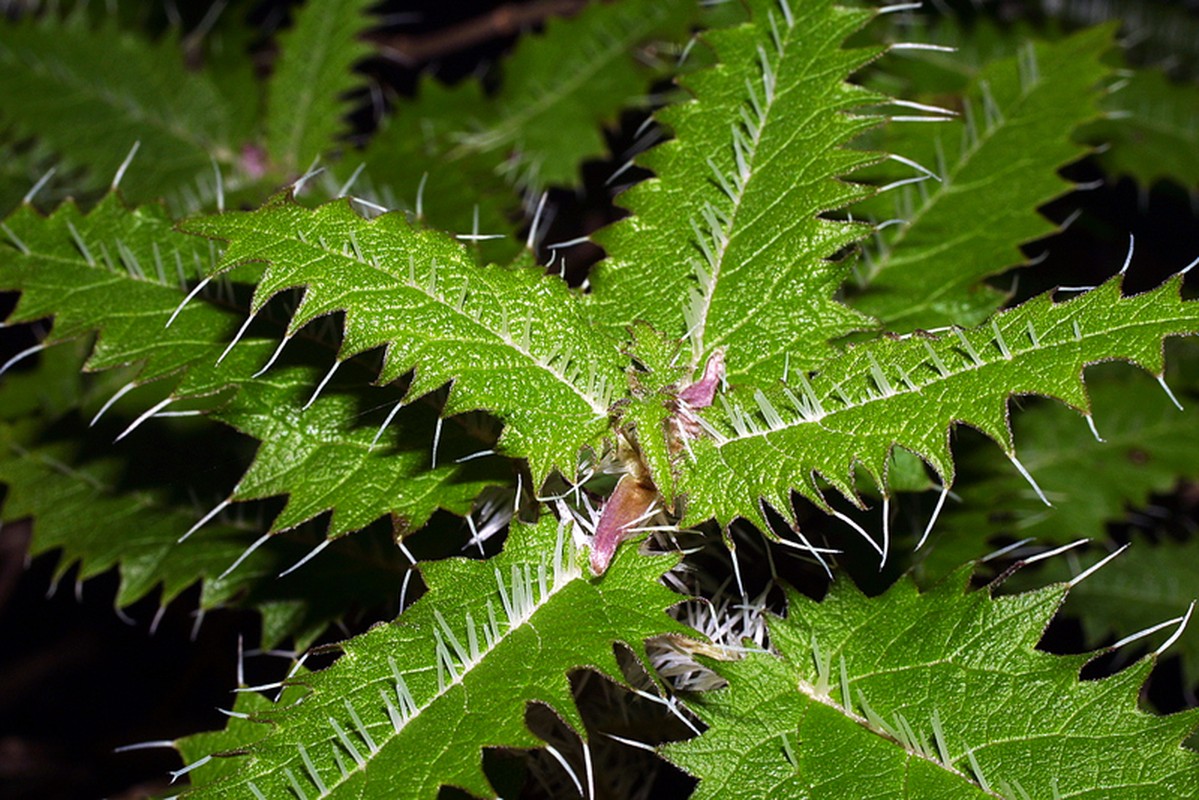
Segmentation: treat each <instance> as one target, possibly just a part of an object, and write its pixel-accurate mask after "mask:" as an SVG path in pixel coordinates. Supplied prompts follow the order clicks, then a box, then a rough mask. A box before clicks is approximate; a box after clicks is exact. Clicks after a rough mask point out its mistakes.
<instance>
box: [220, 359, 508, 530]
mask: <svg viewBox="0 0 1199 800" xmlns="http://www.w3.org/2000/svg"><path fill="white" fill-rule="evenodd" d="M321 378H322V375H321V374H320V372H319V370H316V369H312V368H304V367H289V368H286V369H275V370H272V371H271V372H269V373H267V374H266V375H265V376H263V377H261V378H258V379H257V380H254V381H247V382H246V383H245V384H244V385H243V386H242V389H241V391H240V392H239V393H238V395H237V398H236V400H235V401H233V402H231V403H229V404H228V405H227V406H225V407H223V408H221V409H218V410H217V411H216V412H215V413H214V416H215V417H216V418H217V419H220V420H222V421H224V422H227V423H229V424H230V425H232V426H233V427H235V428H237V429H238V430H240V431H241V432H243V433H246V434H249V435H250V436H253V437H254V438H255V439H257V440H259V441H260V442H262V445H261V446H260V447H259V449H258V452H257V453H256V454H255V456H254V462H253V463H252V464H251V465H250V467H249V469H247V470H246V473H245V474H244V475H243V476H242V477H241V478H240V479H239V480H238V482H237V487H236V488H235V489H234V491H233V493H232V495H231V499H232V500H235V501H245V500H255V499H260V498H266V497H272V496H276V495H287V505H286V506H285V507H284V508H283V510H282V511H280V512H279V515H278V516H277V517H276V518H275V519H274V521H273V522H272V523H271V530H273V531H283V530H287V529H289V528H294V527H296V526H297V525H299V524H301V523H303V522H307V521H308V520H311V519H314V518H316V517H318V516H320V515H321V514H323V513H324V512H326V511H332V512H333V513H332V517H331V518H330V520H329V525H328V531H327V535H328V536H329V537H330V538H335V537H338V536H341V535H343V534H345V533H348V532H350V531H356V530H359V529H361V528H365V527H366V526H367V525H369V524H370V523H372V522H374V521H375V520H377V519H379V518H380V517H384V516H390V517H391V519H392V525H393V527H394V531H395V534H396V535H397V536H399V535H406V534H408V533H411V532H413V531H415V530H417V529H419V528H420V527H422V526H423V525H424V524H425V523H426V522H427V521H428V520H429V517H431V516H432V515H433V513H434V512H435V511H437V510H438V509H446V510H448V511H452V512H454V513H456V514H466V513H467V512H469V511H470V508H471V502H472V500H473V499H474V498H475V497H476V496H478V494H479V492H481V491H482V490H483V489H484V488H485V487H486V486H488V485H490V484H492V483H494V482H496V481H495V478H494V475H492V474H489V471H488V470H487V469H485V468H484V465H483V462H470V463H469V464H459V463H456V459H457V458H460V457H462V456H465V455H469V454H471V453H473V452H476V451H478V450H480V449H481V446H480V443H479V441H478V440H477V439H473V438H468V437H467V436H465V435H463V434H462V433H461V432H460V430H461V425H460V424H459V423H458V422H456V421H452V420H451V421H449V422H447V423H444V427H445V429H446V430H445V432H444V434H443V435H442V436H440V437H438V438H439V441H438V442H437V445H438V449H437V453H436V455H435V454H434V452H433V446H434V441H433V437H434V436H435V434H434V430H435V428H436V425H437V413H436V409H434V408H432V407H430V406H429V405H428V404H424V403H420V404H417V405H415V406H411V407H409V408H406V409H403V410H401V411H400V412H399V413H397V414H396V415H395V416H393V417H391V419H390V421H388V422H387V427H386V429H385V430H383V431H382V432H380V431H379V424H380V422H382V421H383V420H385V419H387V417H388V416H389V412H390V411H391V409H392V408H394V406H395V405H396V404H397V403H400V402H401V401H400V399H399V397H398V395H396V394H395V393H391V394H390V395H389V396H387V397H385V398H382V397H379V396H378V395H380V394H384V392H380V391H379V390H377V389H376V390H371V389H368V388H366V387H364V386H363V384H364V383H365V382H366V379H365V376H364V375H363V373H362V372H361V371H358V372H357V374H355V375H353V376H352V377H350V378H348V379H347V380H346V381H345V382H337V381H336V380H335V381H331V382H330V383H329V384H327V385H326V387H325V389H324V391H323V392H322V393H321V397H320V399H318V400H317V401H316V402H315V403H313V404H312V405H311V406H308V407H307V408H305V404H306V402H307V400H308V398H309V397H311V396H312V394H313V387H314V386H316V385H317V384H318V383H319V382H320V380H321ZM385 403H386V405H384V404H385ZM368 405H373V406H374V409H373V410H374V411H375V414H374V415H372V416H370V417H369V418H367V419H366V420H364V419H363V413H364V412H363V411H362V409H363V407H364V406H368ZM376 416H377V418H376ZM369 423H373V424H369ZM434 459H436V463H434Z"/></svg>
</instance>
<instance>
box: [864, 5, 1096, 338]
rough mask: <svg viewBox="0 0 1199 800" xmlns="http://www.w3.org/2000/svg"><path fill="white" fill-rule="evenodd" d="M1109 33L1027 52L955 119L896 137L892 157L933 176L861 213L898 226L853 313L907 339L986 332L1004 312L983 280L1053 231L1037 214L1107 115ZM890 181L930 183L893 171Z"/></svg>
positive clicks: (905, 129) (869, 262)
mask: <svg viewBox="0 0 1199 800" xmlns="http://www.w3.org/2000/svg"><path fill="white" fill-rule="evenodd" d="M1112 34H1113V30H1112V29H1111V28H1110V27H1106V28H1091V29H1088V30H1084V31H1081V32H1079V33H1076V34H1074V35H1073V36H1070V37H1068V38H1066V39H1063V40H1061V41H1059V42H1053V43H1038V44H1035V45H1032V44H1030V45H1029V46H1028V47H1026V48H1025V49H1023V50H1022V51H1021V52H1020V53H1019V54H1018V55H1016V56H1014V57H1009V58H1004V59H1002V60H998V61H994V62H991V63H989V64H987V65H985V66H984V67H983V68H982V69H980V70H979V71H978V73H977V74H976V75H975V76H974V77H973V79H972V80H971V83H970V86H969V87H968V89H967V90H966V92H965V94H964V96H963V97H962V98H961V109H960V111H961V117H959V118H958V119H957V120H946V121H944V122H907V123H900V122H897V123H893V124H892V125H891V126H890V127H889V128H888V132H887V142H886V143H885V145H884V147H885V148H886V149H887V150H889V151H891V152H894V153H897V154H899V155H901V156H903V157H906V158H908V159H910V160H912V161H914V162H916V163H918V164H920V165H922V166H923V167H924V168H926V169H929V170H931V171H932V172H933V173H934V175H935V176H936V177H935V178H927V177H926V176H925V179H924V180H922V181H921V182H920V183H917V184H908V185H906V186H901V187H899V188H898V189H897V190H894V191H893V192H892V193H887V194H884V195H880V196H878V197H876V198H873V199H871V200H869V201H867V202H866V203H865V204H863V206H862V207H861V208H860V209H858V211H859V212H865V213H867V214H873V215H874V216H875V217H876V218H877V219H878V220H879V221H882V220H886V219H895V220H898V221H899V224H896V225H891V226H888V227H887V228H886V229H885V230H883V231H880V233H879V234H878V236H877V239H876V243H875V246H873V247H869V248H867V250H866V254H865V256H864V262H865V263H864V266H863V268H862V272H861V274H860V275H859V280H860V281H861V283H862V284H863V285H864V287H865V288H864V290H863V291H861V293H859V294H857V295H856V296H855V297H853V298H852V303H853V305H854V306H855V307H856V308H859V309H861V310H862V311H865V312H866V313H868V314H871V315H872V316H875V317H878V318H879V319H881V320H882V321H883V323H884V324H885V325H886V326H887V327H888V328H889V329H891V330H896V331H900V332H906V331H910V330H914V329H916V328H934V327H939V326H942V325H953V324H958V325H977V324H978V323H979V322H981V321H982V320H984V319H985V318H986V317H987V315H988V314H990V313H991V312H993V311H995V310H996V309H997V308H998V307H999V306H1000V305H1001V304H1002V303H1003V301H1004V299H1005V295H1004V293H1003V292H1000V291H998V290H996V289H993V288H992V287H990V286H987V285H986V284H985V283H983V280H984V279H985V278H987V277H990V276H992V275H996V274H999V273H1000V272H1003V271H1004V270H1005V269H1007V268H1009V267H1012V266H1018V265H1022V264H1024V263H1025V262H1026V261H1027V259H1026V258H1025V256H1024V255H1023V254H1022V253H1021V252H1020V249H1019V246H1020V245H1021V244H1025V243H1027V242H1030V241H1032V240H1034V239H1038V238H1041V237H1044V236H1047V235H1049V234H1051V233H1053V232H1054V231H1055V230H1056V226H1055V225H1054V224H1053V223H1051V222H1049V220H1047V219H1045V217H1043V216H1041V215H1040V214H1038V213H1037V212H1036V209H1037V208H1038V207H1039V206H1042V205H1044V204H1045V203H1048V202H1049V201H1051V200H1053V199H1054V198H1057V197H1060V196H1061V195H1063V194H1065V193H1066V192H1068V191H1070V190H1071V188H1072V187H1073V184H1072V183H1071V182H1070V181H1067V180H1065V179H1064V178H1061V177H1060V176H1058V175H1057V172H1056V171H1057V170H1058V169H1059V168H1061V167H1063V166H1065V165H1066V164H1069V163H1071V162H1073V161H1076V160H1078V159H1079V158H1081V157H1082V156H1083V155H1085V154H1086V153H1087V148H1086V147H1083V146H1081V145H1078V144H1076V143H1074V141H1072V135H1073V134H1074V133H1075V130H1076V129H1077V128H1078V127H1079V126H1081V125H1082V124H1083V123H1086V122H1090V121H1092V120H1094V119H1095V118H1096V117H1098V116H1099V113H1100V107H1099V101H1100V94H1099V84H1100V82H1101V81H1102V80H1103V79H1104V78H1105V77H1106V76H1107V75H1108V74H1109V68H1107V67H1105V66H1104V65H1103V64H1102V63H1101V61H1100V58H1101V56H1103V54H1104V52H1105V51H1106V50H1107V49H1108V48H1109V47H1111V43H1112V42H1111V39H1112ZM929 99H930V100H938V98H929ZM939 102H941V103H944V102H945V101H944V99H939ZM920 115H922V116H935V115H933V114H930V113H929V112H920ZM881 175H882V176H883V179H884V180H888V181H902V180H907V179H913V178H914V179H920V178H922V175H921V173H919V172H918V171H917V170H915V169H913V168H911V167H908V166H902V167H898V168H896V167H895V165H891V166H889V167H888V168H887V169H886V170H883V171H881Z"/></svg>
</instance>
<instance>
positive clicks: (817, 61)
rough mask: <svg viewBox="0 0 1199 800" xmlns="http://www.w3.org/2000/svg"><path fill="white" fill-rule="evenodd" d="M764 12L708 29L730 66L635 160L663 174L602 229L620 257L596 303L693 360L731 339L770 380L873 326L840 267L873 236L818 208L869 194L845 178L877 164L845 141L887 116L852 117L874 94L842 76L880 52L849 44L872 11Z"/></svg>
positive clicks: (612, 262) (767, 3)
mask: <svg viewBox="0 0 1199 800" xmlns="http://www.w3.org/2000/svg"><path fill="white" fill-rule="evenodd" d="M751 6H752V11H753V20H752V22H751V23H748V24H745V25H742V26H738V27H735V28H731V29H726V30H721V31H713V32H710V33H708V34H705V37H704V38H705V41H707V42H708V43H709V44H710V45H711V46H712V47H713V48H714V49H715V51H716V55H717V58H718V60H719V62H720V63H719V65H718V66H716V67H713V68H711V69H708V70H703V71H701V72H698V73H696V74H693V75H690V76H688V77H686V78H685V79H684V81H683V84H684V87H685V88H687V89H688V90H689V91H690V92H691V93H692V94H693V95H694V99H693V100H691V101H689V102H684V103H680V104H678V105H674V106H671V107H669V108H667V109H665V110H664V111H662V112H660V113H659V114H658V119H659V121H661V122H662V123H664V124H665V125H666V126H668V127H669V128H670V129H671V130H672V131H673V132H674V134H675V139H673V140H672V141H670V142H667V143H666V144H663V145H660V146H659V147H657V148H655V149H653V150H651V151H649V152H648V153H646V154H645V156H644V157H642V158H640V159H639V160H638V163H639V164H640V165H641V166H644V167H646V168H648V169H650V170H652V171H653V172H654V173H655V175H656V177H655V178H653V179H651V180H649V181H646V182H644V183H641V184H638V185H637V186H635V187H634V188H633V189H631V190H629V192H628V193H626V194H625V195H624V196H623V199H622V204H623V205H624V206H625V207H626V208H628V209H629V210H630V211H631V212H632V216H631V217H629V218H628V219H626V220H623V221H621V222H618V223H616V224H615V225H613V226H612V227H610V228H608V229H607V230H605V231H603V232H601V234H600V235H599V236H597V241H598V242H599V243H600V244H601V245H602V246H603V247H604V248H605V249H607V251H608V254H609V257H608V259H607V260H605V261H603V262H601V264H600V265H599V266H598V267H597V271H596V273H595V275H594V277H593V284H594V286H595V291H594V293H593V294H592V295H590V297H591V298H592V299H593V300H594V302H595V304H596V305H597V306H599V308H600V311H598V312H597V314H598V315H599V317H600V318H602V319H604V320H606V321H611V322H612V323H614V324H625V325H627V324H629V323H631V322H633V321H635V320H644V321H646V322H649V323H651V324H652V325H653V326H654V327H656V328H657V329H659V330H661V331H663V332H664V333H667V334H669V335H671V336H682V335H683V334H684V333H687V334H689V335H690V336H691V337H692V342H693V351H694V352H693V355H692V366H693V367H694V366H696V365H698V364H699V363H700V362H701V361H702V359H703V358H704V356H705V355H707V354H708V353H710V352H711V351H712V350H713V349H715V348H717V347H723V348H725V350H726V359H727V362H728V369H729V375H730V378H733V377H737V376H747V377H748V376H750V375H753V376H754V377H755V378H756V379H757V380H758V381H759V382H760V383H764V382H765V381H766V380H767V378H766V377H764V376H766V375H772V374H773V375H781V374H782V372H783V369H784V363H785V361H786V360H788V357H787V356H785V355H784V354H785V353H790V354H791V355H790V357H789V359H791V360H792V363H793V365H794V366H796V367H799V368H811V367H813V366H814V365H815V364H817V363H819V361H820V359H821V357H822V356H824V355H826V354H828V353H829V346H828V341H829V340H830V339H832V338H835V337H839V336H842V335H844V334H846V333H848V332H849V331H851V330H853V329H855V328H860V327H863V326H864V324H865V319H864V318H863V317H861V316H859V315H857V314H855V313H854V312H852V311H850V310H849V309H848V308H846V307H845V306H843V305H841V304H840V303H838V302H836V301H835V300H834V299H833V293H834V292H835V291H836V290H837V288H838V286H839V285H840V283H841V281H842V280H843V278H844V272H843V268H842V266H841V265H839V264H835V263H830V262H829V261H828V260H827V259H829V258H831V257H832V256H833V255H834V254H835V253H836V252H837V251H838V250H840V249H841V248H843V247H845V246H846V245H848V244H849V243H851V242H853V241H854V240H855V239H857V238H858V237H859V236H860V235H861V233H862V229H861V227H860V226H856V225H852V224H846V223H844V222H833V221H830V220H826V219H823V218H821V217H819V216H818V215H820V214H821V213H823V212H826V211H829V210H832V209H837V208H842V207H844V206H846V205H848V204H849V203H851V202H854V201H856V200H859V199H861V197H862V196H863V192H864V191H865V190H864V189H862V188H861V187H858V186H854V185H851V184H847V183H844V182H841V181H839V180H837V179H838V177H840V176H842V175H845V174H847V173H849V172H852V171H853V170H855V169H856V168H858V167H860V166H862V165H864V164H867V163H870V162H872V161H874V160H876V157H875V156H873V155H871V154H866V153H862V152H857V151H851V150H847V149H844V148H843V147H842V145H844V144H845V143H846V142H847V141H848V140H849V139H851V138H852V137H854V136H855V135H857V134H859V133H861V132H862V131H863V130H865V129H866V128H867V127H870V126H871V125H873V124H874V122H873V120H871V119H869V118H863V117H855V116H851V115H850V114H849V113H848V112H850V111H851V110H853V109H855V108H857V107H859V106H861V105H863V104H865V103H868V102H870V101H871V100H872V99H873V95H872V94H871V93H869V92H867V91H865V90H864V89H862V88H861V87H857V86H852V85H850V84H848V83H846V82H845V78H846V77H847V76H848V75H849V74H850V73H851V72H853V71H854V70H855V69H857V68H858V67H860V66H861V65H862V64H864V63H866V62H867V61H869V60H870V59H871V58H873V57H874V56H875V55H876V54H877V52H878V50H877V49H860V50H844V49H842V44H843V42H844V41H845V39H846V37H848V36H849V35H850V34H852V33H854V32H855V31H857V30H858V29H859V28H861V27H862V26H863V25H864V24H865V23H866V22H867V21H868V20H869V19H870V17H871V12H868V11H862V10H850V9H845V8H839V7H836V6H834V5H833V4H832V3H831V2H826V1H822V2H805V3H798V4H790V3H788V2H786V0H781V1H780V2H778V3H776V2H774V0H758V2H754V3H751ZM793 6H794V7H793ZM688 298H689V299H688ZM749 309H752V313H747V310H749Z"/></svg>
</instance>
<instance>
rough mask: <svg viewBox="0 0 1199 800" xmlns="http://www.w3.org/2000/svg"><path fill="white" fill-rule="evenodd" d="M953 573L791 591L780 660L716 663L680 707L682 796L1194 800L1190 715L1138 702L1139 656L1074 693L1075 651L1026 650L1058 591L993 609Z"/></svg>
mask: <svg viewBox="0 0 1199 800" xmlns="http://www.w3.org/2000/svg"><path fill="white" fill-rule="evenodd" d="M968 578H969V570H968V569H967V570H962V571H959V572H958V573H957V575H956V576H954V577H953V578H951V579H949V580H947V581H945V582H944V583H942V584H940V585H939V586H938V587H936V588H935V589H933V590H932V591H930V592H927V593H925V594H918V593H917V591H916V590H915V587H914V585H913V584H912V583H911V581H909V580H902V581H900V582H899V583H898V584H896V585H895V586H894V587H892V588H891V589H890V590H888V592H887V593H886V594H885V595H883V596H881V597H876V598H867V597H865V596H864V595H862V594H861V593H860V592H858V591H857V590H856V589H855V588H854V587H852V586H851V585H849V583H848V582H847V581H840V582H838V583H836V584H834V586H833V588H832V590H831V592H830V593H829V595H828V597H826V598H825V600H824V601H823V602H821V603H816V602H813V601H811V600H809V599H807V598H805V597H803V596H801V595H799V594H797V593H792V594H791V595H790V597H789V612H788V616H787V618H786V619H774V620H771V621H770V623H769V628H770V638H771V642H772V644H773V645H774V646H775V647H776V648H777V649H778V651H779V655H778V656H775V655H770V654H765V653H761V654H751V655H749V656H747V657H746V659H745V660H744V661H740V662H731V663H726V664H719V665H717V669H718V670H719V672H720V673H721V674H722V675H723V676H724V677H725V678H726V679H727V680H728V681H729V686H728V688H727V689H724V690H720V691H717V692H714V693H712V694H710V695H706V696H705V697H704V698H703V699H702V700H701V701H700V702H697V703H695V704H694V705H693V708H694V710H695V711H696V713H697V714H699V716H700V717H701V718H702V719H703V720H704V721H705V722H706V723H707V724H708V725H709V726H710V727H709V729H708V730H707V731H706V732H705V733H704V734H703V735H702V736H700V737H699V738H698V739H696V740H694V741H691V742H684V743H680V744H672V745H668V746H667V747H666V755H667V757H668V758H670V759H671V760H672V761H674V762H675V763H677V764H679V765H680V766H682V767H683V768H684V769H686V770H688V771H689V772H691V773H692V774H694V775H697V776H698V777H699V778H700V785H699V789H698V791H697V793H696V794H695V798H697V800H698V799H699V798H708V797H738V798H756V797H761V798H768V797H778V796H787V797H810V798H818V797H829V798H832V797H838V798H840V797H913V798H914V797H919V798H931V797H937V798H983V797H1009V798H1011V797H1086V798H1094V799H1095V800H1098V798H1105V799H1106V798H1120V799H1121V800H1124V798H1146V800H1148V799H1149V798H1160V797H1195V796H1199V754H1196V753H1194V752H1193V751H1189V750H1184V749H1183V748H1182V747H1181V746H1180V745H1181V742H1182V740H1183V739H1184V738H1185V737H1186V736H1187V734H1188V733H1189V732H1190V731H1191V730H1192V729H1193V728H1194V727H1195V725H1196V722H1197V721H1199V720H1197V719H1196V715H1195V712H1193V711H1192V712H1188V713H1183V714H1175V715H1173V716H1169V717H1156V716H1153V715H1151V714H1147V713H1145V712H1144V711H1141V710H1140V709H1139V708H1138V706H1137V697H1138V692H1139V691H1140V689H1141V686H1142V684H1143V683H1144V681H1145V679H1146V677H1147V676H1148V673H1149V670H1150V669H1151V668H1152V666H1153V661H1152V659H1146V660H1142V661H1140V662H1138V663H1137V664H1136V665H1134V666H1132V667H1129V668H1127V669H1126V670H1124V671H1123V672H1121V673H1119V674H1117V675H1114V676H1111V677H1108V678H1104V679H1102V680H1097V681H1080V680H1079V679H1078V670H1079V668H1080V667H1081V666H1082V664H1083V662H1084V661H1085V660H1086V657H1078V656H1055V655H1050V654H1048V653H1043V652H1039V651H1037V650H1035V649H1034V648H1035V646H1036V643H1037V641H1038V640H1039V639H1040V637H1041V634H1042V632H1043V631H1044V629H1045V626H1046V624H1047V623H1048V622H1049V619H1050V617H1052V616H1053V614H1054V612H1055V611H1056V610H1057V608H1058V606H1059V604H1060V603H1061V601H1062V600H1063V598H1064V596H1065V594H1066V587H1065V586H1064V585H1060V584H1059V585H1056V586H1051V587H1049V588H1046V589H1043V590H1041V591H1038V592H1030V593H1028V594H1022V595H1016V596H1009V597H1001V598H992V597H990V596H989V594H988V593H987V592H986V591H974V592H964V589H965V585H966V581H967V579H968ZM846 693H848V696H846ZM849 754H852V755H849Z"/></svg>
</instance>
